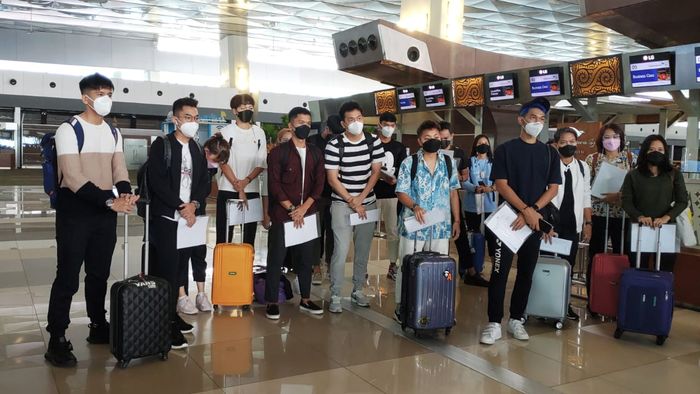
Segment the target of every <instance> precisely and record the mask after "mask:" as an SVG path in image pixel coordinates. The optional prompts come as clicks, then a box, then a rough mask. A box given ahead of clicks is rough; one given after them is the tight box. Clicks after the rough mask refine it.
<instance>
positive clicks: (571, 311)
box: [566, 304, 579, 321]
mask: <svg viewBox="0 0 700 394" xmlns="http://www.w3.org/2000/svg"><path fill="white" fill-rule="evenodd" d="M566 318H567V319H569V320H573V321H578V319H579V316H578V314H577V313H576V312H574V308H572V307H571V304H569V311H568V312H567V313H566Z"/></svg>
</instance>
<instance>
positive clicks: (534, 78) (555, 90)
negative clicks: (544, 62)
mask: <svg viewBox="0 0 700 394" xmlns="http://www.w3.org/2000/svg"><path fill="white" fill-rule="evenodd" d="M563 80H564V71H563V69H562V68H561V67H550V68H542V69H539V70H530V95H532V97H547V96H560V95H562V94H564V84H563V83H562V81H563Z"/></svg>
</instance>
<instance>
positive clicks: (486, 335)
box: [479, 323, 503, 345]
mask: <svg viewBox="0 0 700 394" xmlns="http://www.w3.org/2000/svg"><path fill="white" fill-rule="evenodd" d="M502 336H503V333H502V332H501V325H500V324H499V323H489V324H488V325H487V326H486V328H484V330H483V331H482V332H481V340H479V342H481V343H483V344H484V345H493V344H494V343H496V341H497V340H499V339H501V337H502Z"/></svg>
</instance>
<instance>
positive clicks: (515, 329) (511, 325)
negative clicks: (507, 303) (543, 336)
mask: <svg viewBox="0 0 700 394" xmlns="http://www.w3.org/2000/svg"><path fill="white" fill-rule="evenodd" d="M508 333H510V334H513V338H515V339H517V340H519V341H527V340H528V339H530V336H529V335H527V331H525V327H524V326H523V322H522V321H521V320H515V319H510V320H508Z"/></svg>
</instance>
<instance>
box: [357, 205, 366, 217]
mask: <svg viewBox="0 0 700 394" xmlns="http://www.w3.org/2000/svg"><path fill="white" fill-rule="evenodd" d="M354 209H355V212H357V215H358V216H359V217H360V219H362V220H364V219H367V211H366V210H365V207H364V205H359V206H357V207H356V208H354Z"/></svg>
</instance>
